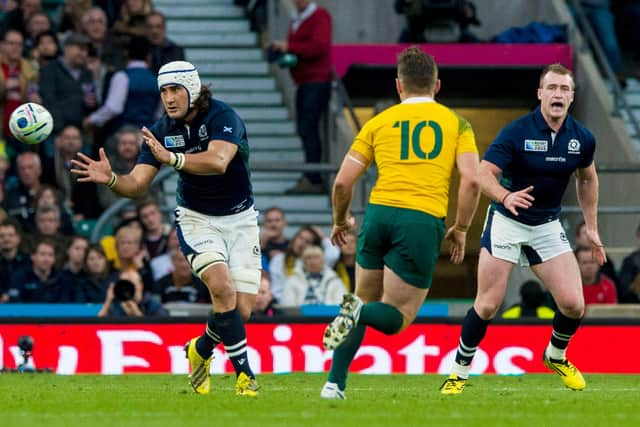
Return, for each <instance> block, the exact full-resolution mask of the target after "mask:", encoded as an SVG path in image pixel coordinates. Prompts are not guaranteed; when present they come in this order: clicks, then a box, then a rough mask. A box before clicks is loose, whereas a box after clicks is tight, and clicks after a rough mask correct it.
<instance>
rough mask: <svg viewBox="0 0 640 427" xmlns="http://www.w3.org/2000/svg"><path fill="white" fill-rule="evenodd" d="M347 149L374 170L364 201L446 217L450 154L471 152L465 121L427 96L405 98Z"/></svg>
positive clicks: (472, 141)
mask: <svg viewBox="0 0 640 427" xmlns="http://www.w3.org/2000/svg"><path fill="white" fill-rule="evenodd" d="M351 149H352V150H354V151H357V152H358V153H360V154H362V155H363V156H364V157H365V158H366V159H367V160H368V161H369V162H372V161H374V162H375V163H376V165H377V167H378V180H377V182H376V185H375V187H374V188H373V190H372V191H371V196H370V198H369V202H370V203H374V204H378V205H384V206H393V207H398V208H406V209H415V210H418V211H422V212H426V213H428V214H430V215H433V216H435V217H439V218H442V217H444V216H445V215H446V213H447V205H448V202H449V186H450V183H451V173H452V170H453V168H454V167H455V164H456V163H455V162H456V156H457V155H458V154H461V153H467V152H472V153H477V152H478V148H477V147H476V141H475V136H474V134H473V129H472V128H471V125H470V124H469V122H467V121H466V120H465V119H463V118H462V117H460V116H458V115H457V114H456V113H455V112H453V111H452V110H450V109H449V108H447V107H445V106H444V105H442V104H439V103H437V102H435V101H433V100H432V99H431V98H422V97H420V98H409V99H407V100H405V101H404V102H403V103H401V104H398V105H395V106H393V107H391V108H389V109H387V110H385V111H383V112H382V113H380V114H378V115H377V116H375V117H374V118H372V119H371V120H370V121H369V122H367V124H366V125H365V126H364V127H363V128H362V130H361V131H360V133H359V134H358V135H357V136H356V138H355V140H354V142H353V145H352V146H351Z"/></svg>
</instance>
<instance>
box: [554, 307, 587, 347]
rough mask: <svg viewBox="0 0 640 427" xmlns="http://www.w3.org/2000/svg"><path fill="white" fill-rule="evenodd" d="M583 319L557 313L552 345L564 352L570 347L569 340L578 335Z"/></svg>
mask: <svg viewBox="0 0 640 427" xmlns="http://www.w3.org/2000/svg"><path fill="white" fill-rule="evenodd" d="M580 322H582V319H572V318H570V317H567V316H565V315H564V314H562V313H561V312H560V310H558V311H556V315H555V316H554V317H553V332H552V334H551V345H552V346H554V347H556V348H559V349H561V350H564V349H565V348H567V346H568V345H569V340H570V339H571V337H572V336H573V335H574V334H575V333H576V331H577V330H578V327H579V326H580Z"/></svg>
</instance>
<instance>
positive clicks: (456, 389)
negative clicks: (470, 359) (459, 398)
mask: <svg viewBox="0 0 640 427" xmlns="http://www.w3.org/2000/svg"><path fill="white" fill-rule="evenodd" d="M466 383H467V380H466V379H465V378H461V377H459V376H457V375H456V374H451V375H449V378H447V379H446V380H445V381H444V383H442V385H441V386H440V393H442V394H460V393H462V391H463V390H464V385H465V384H466Z"/></svg>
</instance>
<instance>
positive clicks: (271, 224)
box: [260, 206, 289, 262]
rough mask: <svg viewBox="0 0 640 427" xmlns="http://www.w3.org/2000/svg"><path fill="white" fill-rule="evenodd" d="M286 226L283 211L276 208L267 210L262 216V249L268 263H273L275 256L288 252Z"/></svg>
mask: <svg viewBox="0 0 640 427" xmlns="http://www.w3.org/2000/svg"><path fill="white" fill-rule="evenodd" d="M286 226H287V220H286V218H285V217H284V211H283V210H282V209H280V208H278V207H275V206H274V207H270V208H268V209H266V210H265V211H264V213H263V214H262V230H261V233H260V248H261V249H262V256H263V257H266V260H267V262H269V261H271V258H273V257H274V256H275V255H277V254H279V253H284V252H286V251H287V248H288V247H289V239H287V238H286V236H285V235H284V229H285V227H286Z"/></svg>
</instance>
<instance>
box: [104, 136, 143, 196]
mask: <svg viewBox="0 0 640 427" xmlns="http://www.w3.org/2000/svg"><path fill="white" fill-rule="evenodd" d="M140 144H142V132H140V129H138V128H136V127H134V126H122V127H121V128H120V130H118V132H117V133H116V135H115V137H114V138H111V139H110V140H108V141H107V143H106V147H105V150H106V151H107V153H108V156H109V161H110V163H111V167H112V169H113V171H114V172H115V173H117V174H127V173H129V172H130V171H131V170H132V169H133V167H134V166H135V165H136V161H137V160H138V154H140ZM112 147H113V148H112ZM97 193H98V200H99V201H100V205H101V206H102V207H103V208H104V209H106V208H107V207H109V206H111V205H112V204H113V203H115V202H116V201H117V200H118V199H120V197H118V196H117V195H115V194H114V193H113V192H112V191H111V190H110V189H109V188H107V187H105V186H104V185H100V186H98V192H97Z"/></svg>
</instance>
